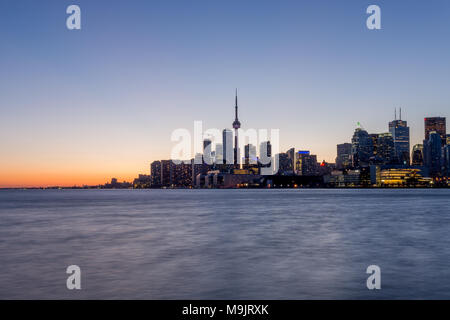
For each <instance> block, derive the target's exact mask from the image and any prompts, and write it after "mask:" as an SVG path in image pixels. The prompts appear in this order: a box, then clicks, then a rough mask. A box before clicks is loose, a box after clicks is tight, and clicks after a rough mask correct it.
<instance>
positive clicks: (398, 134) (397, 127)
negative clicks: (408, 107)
mask: <svg viewBox="0 0 450 320" xmlns="http://www.w3.org/2000/svg"><path fill="white" fill-rule="evenodd" d="M395 114H396V115H397V112H396V113H395ZM395 118H396V119H395V120H394V121H391V122H389V132H390V133H391V134H392V138H393V139H394V148H395V157H396V160H397V162H399V163H401V164H407V165H409V163H410V152H411V151H410V142H409V127H408V123H407V122H406V121H403V120H402V109H401V108H400V119H399V120H397V116H395Z"/></svg>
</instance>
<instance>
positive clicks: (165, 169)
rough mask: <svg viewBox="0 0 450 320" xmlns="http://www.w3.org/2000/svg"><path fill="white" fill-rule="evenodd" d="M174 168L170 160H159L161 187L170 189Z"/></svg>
mask: <svg viewBox="0 0 450 320" xmlns="http://www.w3.org/2000/svg"><path fill="white" fill-rule="evenodd" d="M174 167H175V164H174V163H173V162H172V160H161V186H163V187H170V186H172V185H173V184H174V180H173V178H174Z"/></svg>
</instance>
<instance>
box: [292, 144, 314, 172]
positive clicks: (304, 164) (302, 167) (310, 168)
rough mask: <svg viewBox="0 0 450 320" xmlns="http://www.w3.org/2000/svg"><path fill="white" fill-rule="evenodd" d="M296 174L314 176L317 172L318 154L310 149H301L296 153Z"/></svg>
mask: <svg viewBox="0 0 450 320" xmlns="http://www.w3.org/2000/svg"><path fill="white" fill-rule="evenodd" d="M295 158H296V159H295V174H296V175H299V176H313V175H316V174H317V169H318V168H317V167H318V164H317V156H316V155H313V154H310V152H309V151H306V150H300V151H297V152H296V153H295Z"/></svg>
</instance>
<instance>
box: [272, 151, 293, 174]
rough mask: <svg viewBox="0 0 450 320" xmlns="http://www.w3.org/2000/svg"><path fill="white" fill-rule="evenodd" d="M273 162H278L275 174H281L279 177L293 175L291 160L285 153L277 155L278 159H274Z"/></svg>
mask: <svg viewBox="0 0 450 320" xmlns="http://www.w3.org/2000/svg"><path fill="white" fill-rule="evenodd" d="M275 161H278V172H277V174H281V175H291V174H293V172H294V170H293V165H292V160H291V158H290V157H289V154H288V153H287V152H286V153H280V154H278V157H275Z"/></svg>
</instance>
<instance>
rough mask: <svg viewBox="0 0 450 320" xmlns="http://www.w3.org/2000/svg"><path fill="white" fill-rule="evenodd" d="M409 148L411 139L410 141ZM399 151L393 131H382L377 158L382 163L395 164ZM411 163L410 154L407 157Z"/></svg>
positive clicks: (378, 141) (379, 137) (378, 142)
mask: <svg viewBox="0 0 450 320" xmlns="http://www.w3.org/2000/svg"><path fill="white" fill-rule="evenodd" d="M408 148H409V141H408ZM396 154H397V151H396V149H395V142H394V138H393V136H392V134H391V133H380V134H379V135H378V139H377V155H376V158H377V159H379V161H380V162H381V163H382V164H393V163H395V162H396V158H397V156H396ZM405 158H406V157H405ZM407 159H408V163H407V164H409V155H408V157H407Z"/></svg>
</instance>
